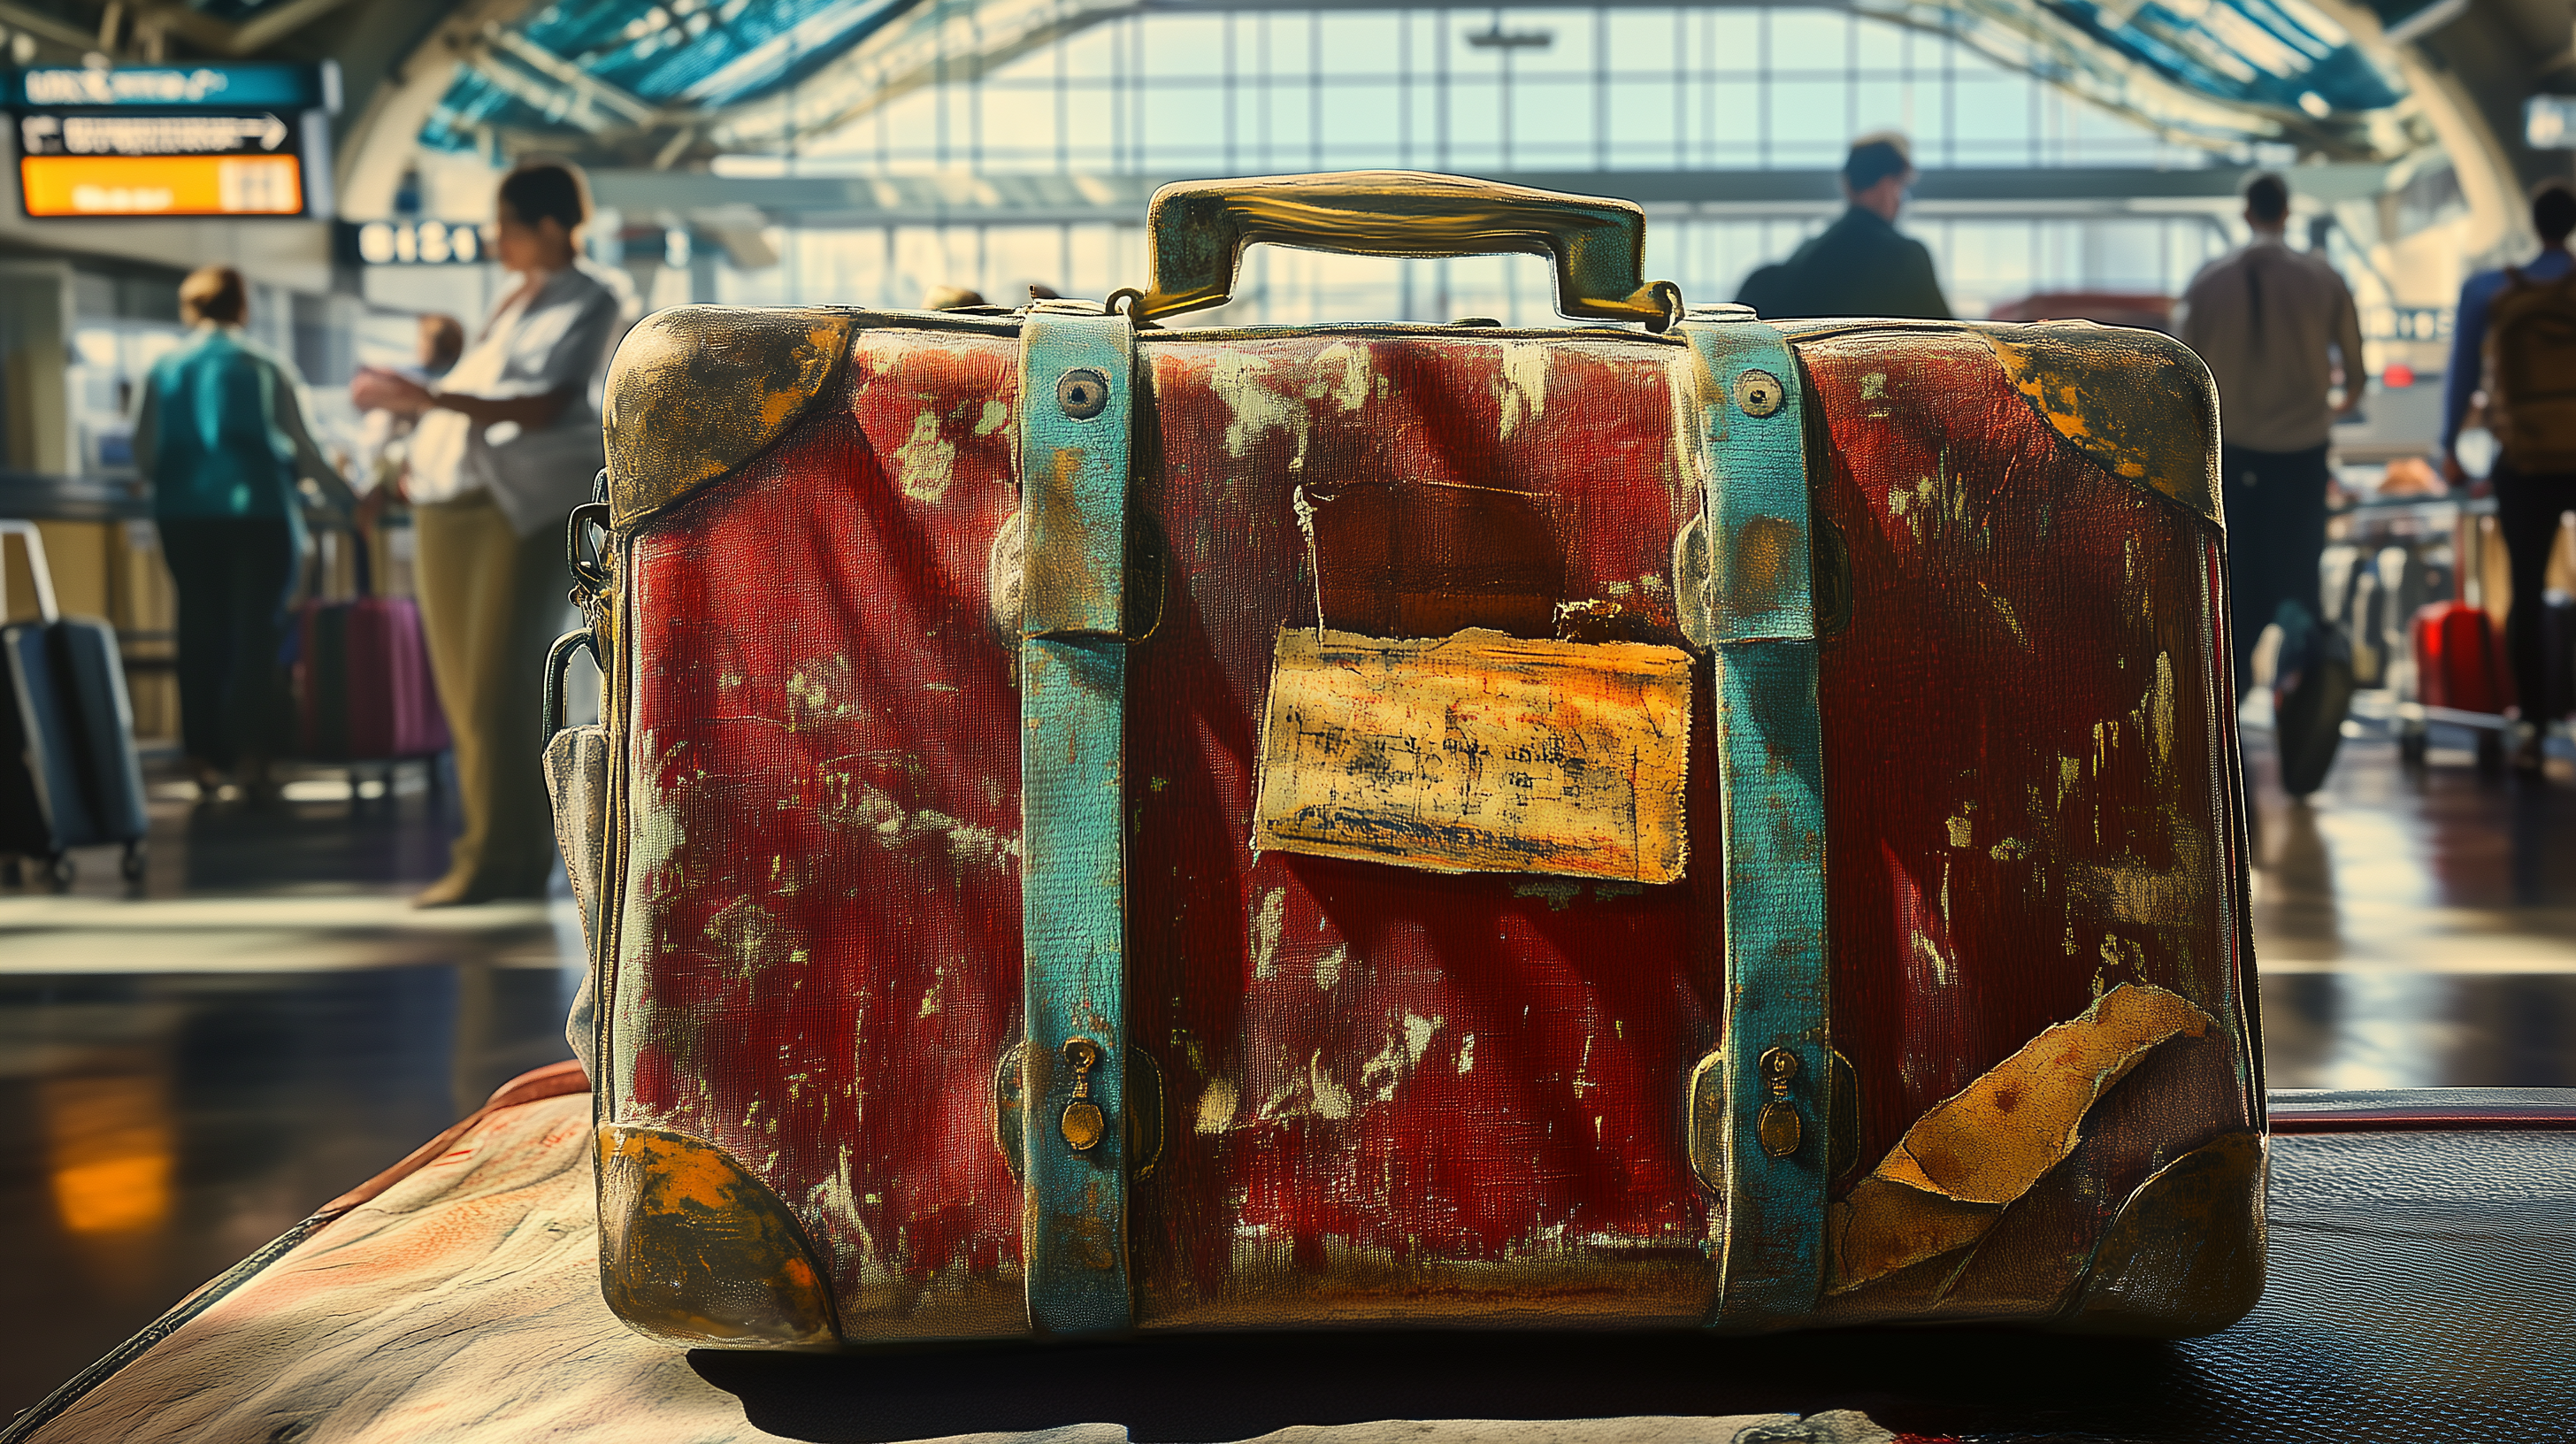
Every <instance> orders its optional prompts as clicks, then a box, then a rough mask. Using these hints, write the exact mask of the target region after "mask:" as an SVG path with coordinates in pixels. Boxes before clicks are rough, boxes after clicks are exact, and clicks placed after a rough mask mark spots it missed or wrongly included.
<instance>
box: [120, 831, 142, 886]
mask: <svg viewBox="0 0 2576 1444" xmlns="http://www.w3.org/2000/svg"><path fill="white" fill-rule="evenodd" d="M145 861H146V858H145V854H144V850H143V842H142V840H141V839H140V838H138V839H136V840H135V841H133V842H129V843H127V844H126V845H125V856H123V857H121V858H118V859H117V861H116V872H117V875H118V876H119V877H122V878H124V879H125V880H126V881H127V882H134V883H139V882H141V881H143V864H144V862H145Z"/></svg>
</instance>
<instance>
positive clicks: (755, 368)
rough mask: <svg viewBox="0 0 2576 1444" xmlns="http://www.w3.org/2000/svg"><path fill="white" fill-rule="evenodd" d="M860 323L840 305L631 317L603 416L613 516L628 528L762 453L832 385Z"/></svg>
mask: <svg viewBox="0 0 2576 1444" xmlns="http://www.w3.org/2000/svg"><path fill="white" fill-rule="evenodd" d="M857 325H858V317H857V316H855V315H854V314H851V313H849V312H841V311H823V310H774V311H773V310H750V309H746V308H741V307H733V306H679V307H674V308H673V309H671V310H668V311H657V312H655V313H654V314H652V315H650V316H647V317H645V318H644V319H643V320H642V321H640V322H638V323H636V326H635V329H634V330H632V331H629V332H628V333H627V334H626V340H625V341H624V343H623V344H621V345H619V346H618V348H617V359H616V360H615V361H614V362H612V363H610V365H609V368H608V397H607V405H606V406H605V408H604V409H603V414H602V421H603V425H604V427H605V429H606V432H607V440H608V505H609V517H610V521H611V522H612V524H614V525H615V526H617V527H618V528H620V529H621V530H622V529H624V528H627V527H631V526H633V525H635V524H636V523H637V522H640V521H642V520H644V519H645V518H646V517H649V516H651V515H653V514H654V513H656V512H658V511H661V510H662V509H663V508H665V507H668V506H670V505H671V504H672V503H674V502H677V501H679V500H680V499H681V498H683V497H686V496H688V495H690V494H691V493H693V492H696V491H697V490H699V489H700V488H702V487H705V486H707V485H708V484H710V483H712V482H716V481H719V480H722V479H723V478H724V477H726V476H727V475H729V474H731V473H732V472H734V471H735V470H737V469H738V468H740V467H741V466H742V465H743V463H745V462H747V461H749V460H751V459H752V458H753V457H755V456H757V455H759V454H760V453H761V452H763V451H766V450H767V449H768V448H769V446H770V444H771V443H773V442H775V441H776V440H778V438H779V437H781V436H783V435H785V434H786V432H787V430H788V428H789V427H792V426H794V425H795V424H796V422H797V421H798V419H799V418H801V417H802V416H804V414H805V411H806V409H807V408H808V407H809V406H810V405H811V404H812V403H813V401H814V398H815V397H817V396H819V395H821V394H822V392H823V388H824V387H825V386H827V385H829V384H830V383H831V380H832V378H833V376H834V375H835V374H836V373H837V372H838V370H839V369H840V364H841V358H842V357H844V356H846V355H847V354H849V349H850V334H851V332H852V331H853V330H854V329H856V327H857Z"/></svg>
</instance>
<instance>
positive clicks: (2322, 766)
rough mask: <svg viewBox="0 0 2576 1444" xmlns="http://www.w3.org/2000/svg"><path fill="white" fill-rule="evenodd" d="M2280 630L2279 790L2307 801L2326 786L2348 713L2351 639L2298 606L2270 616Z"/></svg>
mask: <svg viewBox="0 0 2576 1444" xmlns="http://www.w3.org/2000/svg"><path fill="white" fill-rule="evenodd" d="M2272 622H2273V625H2274V626H2277V627H2279V628H2280V629H2281V650H2280V654H2279V660H2278V661H2277V662H2276V663H2275V664H2274V669H2273V673H2272V678H2273V680H2272V740H2273V743H2274V744H2275V745H2276V746H2277V748H2278V749H2279V752H2280V758H2281V790H2282V791H2284V792H2286V793H2288V794H2290V795H2291V796H2292V797H2305V796H2307V795H2308V794H2309V793H2311V792H2314V791H2316V790H2317V789H2318V788H2320V787H2322V786H2324V785H2325V780H2326V773H2327V772H2328V771H2329V770H2331V769H2332V768H2333V767H2334V760H2335V751H2336V749H2338V748H2339V747H2341V746H2342V745H2343V724H2344V719H2345V718H2346V717H2348V716H2349V715H2351V712H2352V692H2353V680H2352V637H2351V634H2350V633H2349V632H2347V631H2346V630H2345V629H2344V627H2343V626H2342V625H2341V624H2339V623H2335V622H2327V621H2320V620H2318V618H2317V615H2316V613H2314V612H2311V611H2309V610H2308V609H2307V607H2305V606H2303V605H2301V604H2300V603H2299V602H2297V601H2295V600H2292V601H2285V602H2283V603H2281V609H2280V611H2279V612H2277V613H2276V614H2274V616H2273V619H2272Z"/></svg>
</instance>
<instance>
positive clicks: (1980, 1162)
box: [576, 173, 2264, 1347]
mask: <svg viewBox="0 0 2576 1444" xmlns="http://www.w3.org/2000/svg"><path fill="white" fill-rule="evenodd" d="M1148 230H1149V234H1150V237H1151V245H1152V248H1153V257H1154V262H1153V267H1152V271H1153V275H1152V279H1153V281H1154V286H1153V288H1152V289H1151V290H1150V291H1148V292H1145V293H1142V294H1141V295H1140V294H1138V293H1121V295H1120V296H1118V297H1114V298H1113V299H1112V310H1111V311H1110V312H1108V313H1105V314H1104V312H1103V310H1102V308H1101V307H1099V306H1097V305H1085V304H1082V303H1071V302H1050V303H1041V304H1040V305H1038V306H1034V307H1032V308H1031V309H1029V310H1027V311H1024V312H1014V313H1000V312H995V313H992V314H956V313H941V314H930V313H912V312H863V311H849V310H802V311H766V312H762V311H736V310H722V309H714V308H685V309H680V310H674V311H665V312H662V313H660V314H658V315H657V316H655V317H653V318H650V319H648V320H647V321H646V322H644V323H643V324H642V325H641V326H639V327H638V328H637V329H636V331H635V332H634V333H633V334H632V335H631V336H630V337H629V338H628V339H627V341H626V342H625V343H624V345H623V346H622V347H621V349H620V351H619V354H618V357H617V360H616V364H615V368H614V373H613V377H612V381H611V384H610V402H609V406H608V422H607V424H608V430H609V455H610V472H609V482H608V490H609V502H608V519H609V520H610V521H612V522H613V525H614V547H613V555H612V560H611V562H610V564H609V570H608V573H607V574H606V575H604V576H594V577H593V578H592V579H591V580H592V581H593V582H594V583H595V584H596V585H597V586H598V587H599V590H598V591H597V592H596V594H595V595H594V596H593V597H592V599H591V610H592V613H593V615H594V617H595V619H596V620H595V622H594V625H595V626H596V627H598V628H599V629H600V631H601V640H602V646H601V648H600V650H601V652H602V654H603V655H604V656H606V657H608V658H609V667H608V671H609V673H610V682H609V686H610V697H609V701H608V703H607V705H606V709H605V712H604V714H603V715H604V716H606V717H607V718H608V726H609V728H610V730H611V743H610V747H609V756H610V762H609V765H610V767H611V768H613V770H614V776H613V778H612V780H611V783H610V786H609V787H608V788H607V789H606V792H607V795H608V796H609V797H610V798H611V799H612V801H611V803H610V804H609V806H608V807H607V809H606V810H605V823H604V826H605V829H606V839H605V840H606V845H607V849H608V855H607V863H606V868H605V874H606V879H607V880H606V888H607V891H608V896H607V898H606V899H605V901H604V906H603V908H602V915H603V918H604V920H605V925H604V926H603V928H602V937H601V940H600V943H599V946H598V949H597V957H596V966H597V967H598V968H599V970H600V975H599V977H598V978H597V980H596V983H597V987H598V993H599V997H600V999H601V1003H600V1008H599V1023H598V1032H597V1035H596V1044H597V1083H598V1089H599V1093H598V1096H599V1119H598V1121H599V1125H600V1133H599V1159H600V1186H601V1195H600V1196H601V1209H602V1225H603V1244H602V1261H601V1268H602V1278H603V1284H604V1287H605V1289H606V1292H607V1295H608V1298H609V1300H610V1302H611V1304H612V1306H613V1307H614V1308H615V1309H616V1310H617V1311H618V1312H619V1313H620V1314H621V1315H622V1316H623V1317H624V1318H626V1319H627V1320H628V1321H629V1322H630V1323H632V1324H633V1325H635V1326H636V1327H637V1328H639V1329H642V1330H645V1331H647V1332H649V1333H654V1334H657V1335H660V1336H663V1337H667V1338H670V1339H673V1340H675V1341H680V1342H686V1343H693V1344H717V1345H727V1346H748V1347H758V1346H829V1345H840V1346H853V1345H863V1344H868V1343H873V1342H878V1341H885V1340H898V1339H919V1338H966V1337H977V1336H993V1335H1011V1334H1019V1333H1023V1332H1026V1331H1029V1330H1032V1329H1037V1330H1040V1331H1045V1332H1057V1333H1076V1332H1092V1331H1116V1330H1121V1329H1129V1328H1138V1329H1175V1328H1191V1329H1209V1328H1280V1327H1310V1326H1356V1327H1381V1326H1390V1325H1444V1326H1467V1327H1493V1326H1514V1327H1521V1326H1545V1327H1563V1326H1594V1327H1604V1326H1674V1325H1698V1324H1709V1325H1714V1326H1717V1327H1720V1328H1725V1329H1734V1330H1754V1329H1772V1328H1782V1327H1790V1326H1796V1325H1802V1324H1807V1323H1820V1324H1850V1323H1863V1322H1869V1321H1874V1320H1928V1319H2011V1320H2021V1321H2026V1322H2033V1323H2048V1324H2054V1325H2058V1326H2064V1327H2071V1328H2082V1329H2107V1330H2129V1331H2144V1332H2159V1333H2189V1332H2194V1331H2204V1330H2208V1329H2212V1328H2217V1327H2220V1326H2223V1325H2224V1324H2225V1323H2227V1322H2228V1321H2230V1320H2232V1319H2233V1318H2235V1317H2236V1316H2238V1315H2239V1314H2240V1313H2241V1312H2242V1311H2243V1310H2244V1309H2245V1308H2247V1307H2248V1306H2249V1305H2250V1304H2251V1301H2252V1299H2253V1297H2254V1295H2255V1293H2256V1291H2257V1290H2258V1289H2259V1288H2260V1283H2261V1199H2262V1179H2263V1167H2264V1165H2263V1158H2264V1144H2263V1128H2264V1123H2263V1114H2262V1105H2261V1097H2262V1094H2261V1088H2260V1066H2259V1061H2258V1058H2257V1054H2256V1049H2255V1043H2254V1039H2255V1020H2254V999H2253V990H2252V987H2251V982H2250V979H2251V971H2250V970H2251V967H2252V962H2253V959H2252V954H2251V946H2250V941H2249V934H2248V931H2247V912H2246V903H2245V892H2244V876H2245V873H2244V843H2243V837H2242V834H2241V828H2240V824H2239V817H2240V815H2241V809H2242V799H2241V785H2240V780H2239V778H2238V776H2237V773H2236V771H2235V767H2234V759H2235V758H2236V757H2237V755H2238V752H2237V742H2236V736H2235V731H2234V722H2233V719H2234V710H2235V709H2234V700H2235V699H2234V697H2233V696H2232V694H2231V688H2230V683H2229V678H2228V669H2227V667H2226V666H2225V665H2224V664H2223V659H2224V658H2226V657H2227V656H2228V655H2229V653H2228V643H2227V640H2226V635H2225V630H2226V614H2225V610H2224V605H2223V598H2224V597H2225V595H2226V587H2225V577H2224V570H2225V556H2224V548H2223V543H2222V533H2221V525H2220V518H2219V515H2218V505H2217V501H2216V493H2215V488H2214V480H2215V462H2214V459H2215V450H2216V444H2217V441H2216V430H2215V417H2216V412H2215V400H2214V397H2213V395H2212V392H2211V390H2210V386H2209V382H2208V378H2207V373H2206V371H2205V370H2204V369H2203V368H2202V367H2201V365H2200V364H2199V362H2198V361H2197V360H2196V359H2195V358H2193V357H2192V356H2191V354H2190V353H2189V352H2188V351H2186V350H2185V349H2183V348H2182V347H2180V346H2179V345H2177V344H2175V343H2173V342H2171V341H2169V340H2167V339H2165V338H2163V337H2161V336H2157V335H2153V334H2149V333H2143V332H2133V331H2117V330H2108V329H2104V328H2100V327H2095V326H2091V325H2087V324H2070V325H2047V326H1995V325H1962V324H1952V323H1924V322H1898V321H1890V322H1871V321H1854V322H1832V323H1805V324H1801V325H1798V326H1794V327H1788V328H1776V327H1772V326H1769V325H1766V324H1762V323H1759V322H1756V321H1754V320H1752V319H1751V317H1750V314H1749V313H1747V312H1744V311H1743V310H1742V309H1741V308H1735V307H1718V308H1711V309H1708V310H1703V311H1692V312H1689V313H1688V315H1687V317H1683V316H1681V315H1680V305H1679V297H1678V295H1677V294H1673V293H1671V292H1670V288H1669V287H1663V286H1647V285H1644V284H1642V283H1641V281H1640V279H1639V277H1638V275H1637V273H1636V272H1637V266H1638V261H1639V257H1640V256H1641V254H1642V234H1643V219H1642V216H1640V215H1639V213H1638V212H1637V211H1636V210H1635V209H1634V208H1633V207H1628V206H1626V205H1624V203H1617V202H1605V201H1591V200H1581V199H1577V198H1569V197H1557V196H1550V195H1546V194H1544V193H1540V192H1530V191H1520V190H1516V189H1512V188H1507V187H1499V186H1491V185H1486V184H1484V183H1481V182H1467V181H1458V180H1453V179H1449V178H1441V177H1423V176H1412V175H1401V174H1385V173H1379V174H1372V175H1362V176H1340V177H1333V176H1326V177H1307V178H1288V179H1282V180H1273V181H1267V182H1227V183H1212V184H1208V185H1203V186H1196V187H1188V188H1171V189H1170V190H1167V192H1166V193H1165V194H1164V195H1162V196H1160V197H1158V198H1157V200H1156V203H1155V207H1154V211H1153V213H1152V216H1151V219H1150V220H1149V225H1148ZM1254 240H1289V241H1302V242H1306V243H1310V244H1316V245H1322V246H1326V247H1328V248H1333V249H1342V250H1353V251H1361V252H1368V253H1380V254H1445V253H1462V252H1466V251H1471V250H1477V249H1487V250H1494V249H1509V250H1541V251H1547V252H1550V253H1552V254H1553V255H1554V256H1555V257H1556V260H1557V265H1558V273H1559V278H1560V279H1559V285H1560V302H1561V305H1562V306H1563V307H1564V309H1566V310H1567V311H1568V312H1569V313H1570V314H1575V315H1582V316H1587V317H1591V318H1596V323H1595V324H1591V325H1585V326H1578V327H1572V328H1561V329H1538V330H1505V329H1500V328H1494V327H1491V326H1485V325H1477V326H1464V325H1461V326H1439V325H1409V324H1407V325H1353V326H1336V327H1325V328H1255V329H1198V330H1192V329H1163V328H1160V327H1156V326H1152V325H1150V324H1146V325H1139V324H1136V323H1137V322H1138V321H1139V320H1140V319H1141V318H1149V317H1152V316H1156V315H1167V314H1175V313H1178V312H1181V311H1185V310H1187V309H1190V308H1191V307H1193V306H1197V305H1207V304H1214V303H1215V302H1216V301H1218V300H1221V299H1222V298H1223V296H1224V294H1225V288H1226V286H1227V284H1228V283H1229V281H1230V279H1231V276H1232V274H1233V271H1232V267H1233V265H1234V263H1235V261H1236V258H1237V257H1238V255H1239V253H1240V251H1241V248H1242V247H1243V245H1245V244H1247V243H1249V242H1251V241H1254ZM1599 320H1609V321H1611V322H1614V323H1616V322H1627V323H1630V324H1599V323H1598V322H1599ZM1639 321H1642V322H1644V323H1645V324H1644V325H1642V326H1641V325H1638V324H1634V323H1636V322H1639ZM576 821H577V820H576ZM1024 1042H1025V1046H1023V1044H1024Z"/></svg>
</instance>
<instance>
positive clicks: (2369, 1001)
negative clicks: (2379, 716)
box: [2248, 729, 2576, 1088]
mask: <svg viewBox="0 0 2576 1444" xmlns="http://www.w3.org/2000/svg"><path fill="white" fill-rule="evenodd" d="M2433 744H2434V745H2433V750H2432V753H2431V758H2430V765H2428V766H2426V767H2424V768H2422V769H2420V770H2412V771H2410V770H2408V769H2406V768H2403V767H2401V766H2400V765H2399V764H2398V761H2397V749H2396V748H2395V746H2394V745H2392V744H2390V743H2388V742H2386V741H2383V740H2379V739H2376V738H2368V737H2363V738H2352V739H2348V740H2347V741H2346V742H2345V743H2344V747H2343V753H2342V755H2341V756H2340V757H2339V758H2338V759H2337V761H2336V763H2335V770H2334V773H2333V775H2332V776H2331V777H2329V778H2328V780H2327V783H2326V786H2325V788H2324V789H2323V790H2322V791H2320V792H2318V793H2317V794H2316V795H2315V796H2314V797H2312V798H2310V799H2308V800H2307V801H2306V802H2305V803H2296V802H2292V801H2290V800H2289V799H2287V798H2285V797H2283V796H2282V795H2281V792H2280V790H2279V788H2278V787H2277V786H2275V785H2274V784H2273V782H2272V769H2271V753H2270V746H2269V739H2268V738H2265V737H2262V736H2260V735H2259V734H2258V735H2256V736H2255V737H2254V738H2253V740H2252V745H2251V746H2250V747H2249V748H2248V752H2249V754H2250V759H2251V761H2252V763H2253V772H2254V776H2253V778H2252V781H2253V783H2254V788H2253V791H2254V801H2255V805H2256V811H2257V819H2256V832H2257V837H2256V848H2255V853H2256V866H2255V873H2254V934H2255V957H2256V960H2257V962H2258V963H2259V965H2260V966H2261V968H2262V972H2263V1034H2264V1050H2265V1062H2266V1065H2267V1067H2268V1070H2269V1072H2270V1081H2271V1085H2272V1086H2273V1087H2275V1088H2430V1087H2441V1086H2452V1087H2535V1088H2536V1087H2576V789H2571V786H2570V782H2571V778H2576V773H2571V771H2570V768H2569V766H2568V763H2567V761H2566V760H2565V759H2564V758H2563V757H2561V758H2554V759H2552V761H2551V764H2550V769H2551V771H2550V776H2549V778H2548V779H2547V781H2546V782H2533V781H2530V780H2526V779H2521V778H2516V777H2513V776H2510V775H2507V774H2504V773H2500V772H2482V771H2480V770H2479V768H2478V766H2477V762H2476V756H2475V754H2474V752H2472V751H2471V750H2470V748H2471V745H2472V739H2471V738H2470V736H2469V734H2467V733H2465V732H2462V733H2459V734H2457V735H2451V734H2450V732H2449V729H2436V731H2435V735H2434V738H2433Z"/></svg>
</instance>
